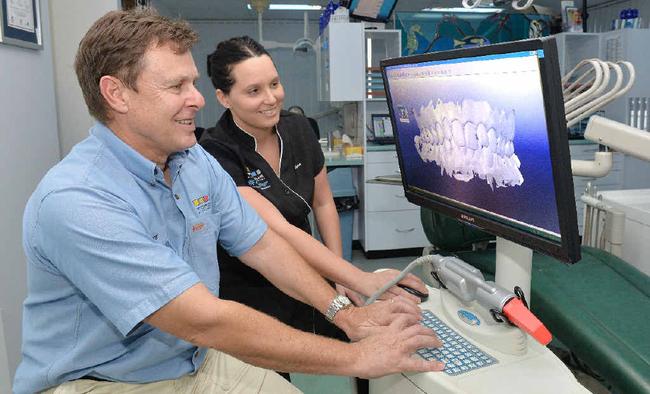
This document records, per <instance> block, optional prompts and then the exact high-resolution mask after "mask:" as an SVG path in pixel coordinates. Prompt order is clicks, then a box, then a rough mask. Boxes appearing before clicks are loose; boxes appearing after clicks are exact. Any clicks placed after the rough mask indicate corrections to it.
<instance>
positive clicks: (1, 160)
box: [0, 0, 59, 377]
mask: <svg viewBox="0 0 650 394" xmlns="http://www.w3.org/2000/svg"><path fill="white" fill-rule="evenodd" d="M57 1H58V0H57ZM40 3H41V23H42V28H43V49H41V50H33V49H25V48H20V47H15V46H10V45H0V70H2V78H0V190H2V210H0V239H1V240H2V245H3V247H2V257H1V261H2V262H1V263H0V309H2V319H3V322H2V324H3V328H4V330H3V331H4V335H5V338H6V347H7V355H8V361H9V374H10V375H11V376H12V377H13V375H14V373H15V370H16V367H17V366H18V362H19V361H20V343H21V318H22V310H21V307H22V302H23V300H24V298H25V294H26V291H27V286H26V279H25V257H24V254H23V250H22V241H21V229H22V215H23V209H24V207H25V203H26V201H27V198H28V197H29V195H30V194H31V193H32V191H33V190H34V188H35V187H36V184H37V183H38V181H39V180H40V179H41V177H42V176H43V175H44V174H45V172H46V171H47V170H48V169H49V168H50V167H51V166H52V165H53V164H55V163H56V162H57V161H58V160H59V140H58V135H57V119H56V105H55V98H54V84H53V82H52V81H53V78H54V77H53V68H52V37H51V34H50V19H49V11H48V3H49V0H41V2H40ZM0 357H1V355H0Z"/></svg>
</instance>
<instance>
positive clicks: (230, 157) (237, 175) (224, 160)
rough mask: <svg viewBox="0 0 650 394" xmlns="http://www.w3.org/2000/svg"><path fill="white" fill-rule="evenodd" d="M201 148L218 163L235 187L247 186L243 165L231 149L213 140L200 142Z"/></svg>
mask: <svg viewBox="0 0 650 394" xmlns="http://www.w3.org/2000/svg"><path fill="white" fill-rule="evenodd" d="M201 146H202V147H203V149H205V150H206V151H207V152H208V153H209V154H210V155H212V157H213V158H214V159H216V160H217V161H218V162H219V164H220V165H221V167H222V168H223V169H224V170H225V171H226V172H227V173H228V175H230V177H231V178H232V180H233V181H235V184H236V185H237V186H248V178H247V174H246V171H245V169H244V164H243V163H242V161H241V159H240V157H239V155H237V154H236V153H235V152H234V151H233V150H232V148H229V147H227V146H226V145H224V144H220V143H218V142H217V141H215V140H214V139H208V140H204V141H202V142H201Z"/></svg>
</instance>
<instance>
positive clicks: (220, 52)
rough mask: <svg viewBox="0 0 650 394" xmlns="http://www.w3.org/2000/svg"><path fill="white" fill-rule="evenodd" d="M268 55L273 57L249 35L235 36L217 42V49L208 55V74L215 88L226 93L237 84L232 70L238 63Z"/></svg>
mask: <svg viewBox="0 0 650 394" xmlns="http://www.w3.org/2000/svg"><path fill="white" fill-rule="evenodd" d="M263 55H266V56H268V57H271V55H269V53H268V52H267V51H266V49H264V47H263V46H262V45H261V44H260V43H259V42H257V41H255V40H253V39H252V38H250V37H249V36H242V37H233V38H230V39H228V40H225V41H221V42H220V43H219V44H217V49H215V50H214V52H212V53H211V54H209V55H208V76H209V77H210V80H211V81H212V86H214V88H215V89H220V90H221V91H222V92H224V93H225V94H228V93H230V88H232V85H234V84H235V79H234V78H233V77H232V75H231V72H232V69H233V67H234V66H235V65H236V64H237V63H241V62H243V61H244V60H246V59H249V58H251V57H259V56H263Z"/></svg>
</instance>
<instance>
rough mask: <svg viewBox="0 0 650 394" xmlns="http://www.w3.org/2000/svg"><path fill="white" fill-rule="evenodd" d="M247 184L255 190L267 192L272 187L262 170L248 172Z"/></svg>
mask: <svg viewBox="0 0 650 394" xmlns="http://www.w3.org/2000/svg"><path fill="white" fill-rule="evenodd" d="M247 183H248V186H250V187H252V188H253V189H260V190H265V189H268V188H269V187H271V184H270V183H269V181H268V179H266V177H265V176H264V174H262V171H260V170H252V171H248V179H247Z"/></svg>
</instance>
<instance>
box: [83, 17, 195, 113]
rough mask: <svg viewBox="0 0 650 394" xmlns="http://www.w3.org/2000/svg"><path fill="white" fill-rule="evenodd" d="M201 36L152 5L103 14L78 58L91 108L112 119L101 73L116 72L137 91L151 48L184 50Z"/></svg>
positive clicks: (89, 33)
mask: <svg viewBox="0 0 650 394" xmlns="http://www.w3.org/2000/svg"><path fill="white" fill-rule="evenodd" d="M197 40H198V35H197V34H196V32H195V31H194V30H192V28H191V27H190V26H189V24H188V23H187V22H185V21H181V20H170V19H168V18H165V17H163V16H161V15H159V14H158V12H156V10H154V9H151V8H147V9H136V10H131V11H111V12H109V13H107V14H106V15H104V16H102V17H101V18H99V19H98V20H97V21H96V22H95V23H94V24H93V25H92V26H91V27H90V29H89V30H88V32H87V33H86V35H85V36H84V37H83V39H82V40H81V42H80V43H79V50H78V51H77V56H76V58H75V62H74V68H75V72H76V73H77V79H78V80H79V85H80V86H81V91H82V92H83V95H84V100H85V101H86V105H87V106H88V112H90V114H91V115H92V116H93V117H95V118H96V119H97V120H99V121H100V122H104V123H106V122H107V121H109V120H110V113H109V108H108V105H107V103H106V101H105V100H104V97H103V96H102V94H101V92H100V89H99V80H100V79H101V77H103V76H105V75H112V76H114V77H116V78H118V79H120V80H121V81H122V83H124V85H126V86H127V87H128V88H130V89H133V90H135V91H137V87H136V81H137V79H138V76H139V75H140V72H141V71H142V67H143V60H144V55H145V52H146V51H147V49H150V48H151V47H152V46H153V45H155V46H158V47H160V46H163V45H171V46H172V48H173V50H174V51H175V52H176V53H180V54H182V53H185V52H186V51H188V50H189V49H190V48H191V47H192V45H194V44H195V43H196V41H197Z"/></svg>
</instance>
